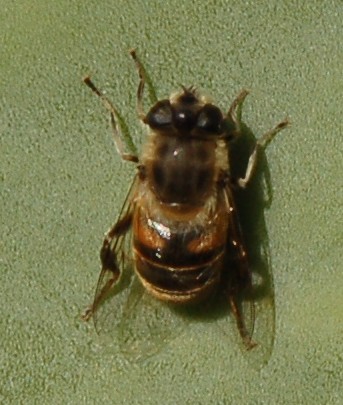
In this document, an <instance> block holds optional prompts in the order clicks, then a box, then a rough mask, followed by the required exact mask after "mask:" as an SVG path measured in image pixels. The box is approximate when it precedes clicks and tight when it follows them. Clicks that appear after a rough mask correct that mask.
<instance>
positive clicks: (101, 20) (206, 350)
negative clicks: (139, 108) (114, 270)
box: [0, 0, 343, 404]
mask: <svg viewBox="0 0 343 405" xmlns="http://www.w3.org/2000/svg"><path fill="white" fill-rule="evenodd" d="M342 11H343V10H342V2H341V1H339V0H337V1H327V2H325V6H324V2H322V1H312V2H306V1H285V2H279V1H274V0H272V1H263V2H256V4H252V2H245V1H215V0H211V1H189V2H181V1H179V2H178V1H175V0H170V1H157V0H156V1H138V0H137V1H121V0H117V1H90V0H87V1H59V2H46V1H43V0H36V1H23V0H21V1H17V2H13V4H10V2H5V1H1V15H0V32H1V34H2V35H1V37H2V45H1V51H0V52H1V57H0V66H1V70H0V73H1V75H0V86H1V93H0V97H1V107H0V109H1V112H0V114H1V124H0V125H1V134H0V137H1V146H0V148H1V149H0V151H1V160H0V181H1V191H0V192H1V195H0V197H1V205H0V210H1V259H0V260H1V261H0V266H1V287H0V289H1V320H0V331H1V348H0V365H1V366H0V401H1V403H26V404H27V403H48V402H51V403H77V404H79V403H115V404H120V403H124V401H125V402H127V403H133V404H161V403H164V404H174V403H186V404H188V403H189V404H230V403H232V404H241V403H242V404H243V403H244V404H256V403H263V404H266V403H267V404H275V403H278V404H280V403H302V404H313V403H316V404H338V403H341V402H340V401H341V400H342V397H343V389H342V378H343V376H342V374H343V373H342V332H343V328H342V325H343V322H342V313H343V309H342V308H343V307H342V305H343V295H342V281H341V280H342V276H341V271H342V217H343V216H342V189H343V187H342V186H343V184H342V157H343V154H342V152H343V148H342V124H341V123H342V101H343V100H342V62H343V58H342ZM131 47H136V48H137V49H138V51H139V54H140V56H141V59H142V60H143V61H144V63H145V66H146V68H147V70H148V71H149V73H150V76H151V77H152V79H153V82H154V84H155V86H156V88H157V92H158V95H159V97H161V98H164V97H166V96H168V95H169V94H170V92H171V91H173V90H175V89H177V88H178V86H179V84H180V83H182V84H186V85H190V84H195V85H197V86H199V87H200V88H203V89H204V90H205V91H206V92H207V93H208V94H211V95H212V96H213V97H214V98H215V100H216V102H217V104H218V105H219V106H220V107H221V108H223V109H226V108H227V106H229V104H230V102H231V101H232V99H233V98H234V96H235V95H236V94H237V92H238V91H239V89H241V88H242V87H247V88H249V89H251V91H252V94H251V95H250V96H249V97H248V99H247V101H246V103H245V106H244V111H243V120H244V122H245V124H246V125H247V126H248V127H249V128H250V129H251V131H252V132H253V133H254V135H256V136H257V137H258V136H259V135H260V134H262V133H263V131H265V130H267V129H269V128H270V127H271V126H272V125H274V124H275V123H277V122H278V121H279V120H280V119H282V118H283V117H284V116H286V115H289V116H290V118H291V121H292V127H291V128H290V129H288V130H286V131H284V132H283V133H282V134H280V135H279V136H278V138H277V139H276V140H275V142H274V143H273V144H272V145H271V146H270V147H269V149H268V151H267V158H268V164H269V170H270V173H271V181H272V186H273V195H274V197H273V201H272V204H271V206H270V208H269V209H268V210H266V211H265V220H266V225H267V229H268V237H269V248H270V254H271V260H272V272H273V277H274V283H275V310H276V331H275V345H274V350H273V353H272V355H271V358H270V360H269V363H268V364H267V365H265V366H264V367H262V368H258V367H257V368H256V367H254V366H252V365H251V362H250V361H249V356H247V355H243V354H242V352H241V350H240V349H239V345H237V342H236V341H235V339H231V338H229V339H226V338H225V337H223V334H222V333H221V332H220V329H219V328H217V326H216V324H215V322H200V321H199V322H193V323H191V324H190V325H189V327H188V328H187V330H186V331H184V333H182V335H180V336H179V337H178V338H177V339H175V340H173V341H172V342H171V344H170V345H169V346H168V347H167V348H166V349H165V350H162V351H161V352H160V353H159V354H158V355H156V356H154V357H152V358H150V359H148V360H146V361H145V362H141V363H135V362H129V361H128V360H127V359H126V358H125V357H124V356H123V355H122V353H121V352H120V350H118V345H117V344H116V342H115V341H113V342H110V343H107V344H104V343H103V342H102V340H101V339H100V338H99V337H98V336H97V335H96V334H95V332H94V328H93V325H92V324H91V323H89V324H84V323H82V322H81V321H80V316H79V314H80V313H81V311H82V309H83V308H84V306H85V305H86V304H87V303H88V302H89V301H90V299H91V296H92V294H93V287H94V286H95V283H96V280H97V277H98V271H99V260H98V251H99V247H100V245H101V241H102V235H103V232H104V231H105V230H106V229H107V228H108V226H109V225H110V224H111V223H112V222H113V221H114V219H115V218H116V216H117V214H118V210H119V208H120V206H121V204H122V202H123V199H124V197H125V193H126V190H127V187H128V182H129V181H130V179H131V177H132V173H133V172H134V171H133V169H132V168H127V165H125V164H123V163H122V162H121V161H120V159H119V157H118V156H117V155H116V153H115V149H114V147H113V144H112V138H111V132H110V128H109V124H108V119H107V118H108V116H107V114H106V112H105V111H104V109H103V107H102V106H101V104H100V103H99V101H98V100H97V99H96V98H95V97H94V96H93V95H92V94H91V92H90V91H89V89H87V88H86V86H84V85H83V84H82V77H83V76H84V75H85V74H91V75H92V77H93V78H94V80H96V83H98V84H99V86H101V88H102V89H104V90H106V92H107V94H108V95H110V98H111V99H112V100H113V101H115V103H116V105H117V107H118V108H119V110H120V111H121V113H122V114H123V116H124V117H125V120H126V122H127V124H128V126H129V128H131V131H132V134H133V137H134V138H135V141H136V143H137V144H138V145H139V144H140V142H141V141H142V139H143V135H142V129H141V126H140V125H139V123H138V120H137V116H136V113H135V97H136V86H137V74H136V72H135V70H134V68H133V66H132V62H131V61H130V59H129V56H128V49H129V48H131ZM230 328H234V325H232V324H230ZM230 336H231V335H230ZM233 336H234V334H233Z"/></svg>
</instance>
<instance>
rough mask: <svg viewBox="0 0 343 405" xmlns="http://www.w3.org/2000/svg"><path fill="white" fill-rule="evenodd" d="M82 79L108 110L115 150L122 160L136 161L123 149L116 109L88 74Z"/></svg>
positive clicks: (133, 156)
mask: <svg viewBox="0 0 343 405" xmlns="http://www.w3.org/2000/svg"><path fill="white" fill-rule="evenodd" d="M83 81H84V82H85V84H86V85H87V86H88V87H89V88H90V89H91V90H92V91H93V92H94V93H95V94H96V95H97V96H98V97H100V99H101V101H102V103H103V104H104V106H105V108H106V109H107V110H108V111H109V112H110V117H111V126H112V133H113V139H114V144H115V147H116V149H117V152H118V153H119V155H120V156H121V158H122V159H123V160H128V161H130V162H134V163H137V162H138V161H139V159H138V157H137V156H136V155H133V154H131V153H127V152H125V151H124V145H123V141H122V136H121V133H120V131H119V130H118V126H117V123H116V120H117V121H118V122H120V121H121V119H120V116H119V113H118V110H117V109H116V108H115V106H114V105H113V104H112V103H111V101H110V100H109V99H108V98H107V97H106V96H105V95H104V94H103V93H102V92H101V91H100V90H99V89H98V88H97V87H96V86H95V84H94V83H93V82H92V80H91V78H90V77H89V76H87V77H85V78H84V79H83Z"/></svg>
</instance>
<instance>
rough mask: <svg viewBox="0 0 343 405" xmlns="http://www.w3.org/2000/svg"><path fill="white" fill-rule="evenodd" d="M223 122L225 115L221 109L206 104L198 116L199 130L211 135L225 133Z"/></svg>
mask: <svg viewBox="0 0 343 405" xmlns="http://www.w3.org/2000/svg"><path fill="white" fill-rule="evenodd" d="M222 122H223V115H222V113H221V111H220V110H219V108H218V107H215V106H214V105H212V104H205V105H204V107H203V108H202V109H201V111H200V113H199V115H198V120H197V128H199V129H201V130H202V131H204V132H207V133H209V134H220V133H222V131H223V128H222Z"/></svg>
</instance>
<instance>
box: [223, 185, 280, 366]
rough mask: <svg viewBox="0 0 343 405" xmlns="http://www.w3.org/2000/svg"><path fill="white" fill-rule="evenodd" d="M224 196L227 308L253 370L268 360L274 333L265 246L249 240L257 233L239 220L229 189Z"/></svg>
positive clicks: (272, 307) (270, 283)
mask: <svg viewBox="0 0 343 405" xmlns="http://www.w3.org/2000/svg"><path fill="white" fill-rule="evenodd" d="M225 193H226V198H227V202H228V205H229V217H230V219H229V221H230V224H229V244H230V246H229V249H228V262H229V263H228V266H230V272H231V271H232V273H231V275H230V280H229V299H230V303H231V309H232V312H233V313H234V315H235V318H236V322H237V326H238V329H239V332H240V334H241V336H242V338H243V342H244V346H245V348H246V349H253V350H251V351H249V356H248V357H249V361H251V362H253V363H254V365H255V366H256V367H261V366H263V364H265V363H267V361H268V360H269V358H270V355H271V352H272V348H273V342H274V334H275V306H274V294H273V288H272V277H271V272H270V262H269V254H268V253H269V252H268V249H267V247H268V244H266V243H262V241H261V240H260V239H259V238H257V237H255V240H252V239H251V236H252V235H254V236H256V234H257V233H258V232H257V231H256V229H253V227H252V226H251V224H249V228H248V227H247V226H246V225H245V224H244V221H242V220H241V218H240V217H239V213H238V212H237V208H236V204H235V200H234V196H233V194H232V191H231V189H230V188H229V187H227V188H226V190H225ZM242 214H244V213H241V215H242ZM241 224H242V227H241ZM260 225H261V224H259V226H260ZM242 230H243V231H242ZM246 233H250V237H249V238H245V239H246V240H247V241H248V249H247V248H246V244H245V240H243V237H244V236H246ZM235 306H236V308H235ZM235 310H236V313H235ZM245 351H246V350H245Z"/></svg>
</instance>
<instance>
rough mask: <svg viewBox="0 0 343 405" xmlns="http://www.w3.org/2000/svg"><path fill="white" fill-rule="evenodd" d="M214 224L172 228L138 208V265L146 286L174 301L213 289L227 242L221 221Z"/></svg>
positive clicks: (194, 297) (197, 296) (192, 298)
mask: <svg viewBox="0 0 343 405" xmlns="http://www.w3.org/2000/svg"><path fill="white" fill-rule="evenodd" d="M224 222H225V221H224ZM214 225H215V226H214V227H213V226H212V227H209V229H208V227H207V228H206V227H201V226H198V227H189V228H188V229H183V227H182V226H181V227H179V228H178V227H175V228H174V229H172V228H171V227H168V226H165V225H164V224H162V223H160V222H158V221H154V220H153V219H151V218H148V217H147V216H145V215H144V212H142V210H139V211H137V212H136V215H135V218H134V224H133V227H134V228H133V233H134V241H133V244H134V254H135V267H136V272H137V274H138V276H139V278H140V279H141V281H142V283H143V285H144V286H145V287H146V289H147V290H148V291H149V292H150V293H152V294H153V295H155V296H156V297H157V298H159V299H161V300H165V301H171V302H175V303H183V302H194V301H198V300H201V299H202V298H205V297H206V296H207V295H208V294H209V293H210V292H212V290H213V289H214V287H215V286H216V285H217V283H218V282H219V279H220V275H221V269H222V260H223V257H224V252H225V242H226V238H225V232H223V229H222V224H220V226H219V227H216V224H214ZM224 226H225V225H224Z"/></svg>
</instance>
